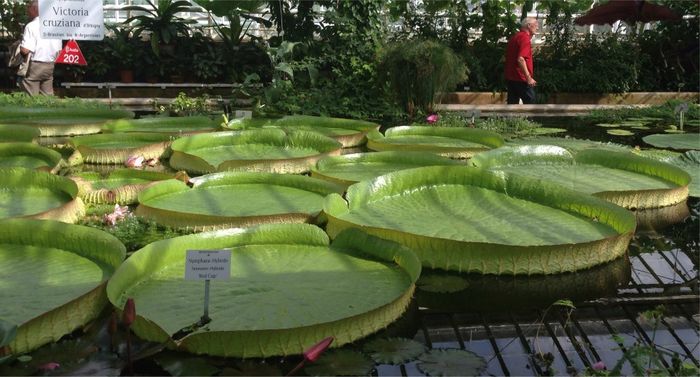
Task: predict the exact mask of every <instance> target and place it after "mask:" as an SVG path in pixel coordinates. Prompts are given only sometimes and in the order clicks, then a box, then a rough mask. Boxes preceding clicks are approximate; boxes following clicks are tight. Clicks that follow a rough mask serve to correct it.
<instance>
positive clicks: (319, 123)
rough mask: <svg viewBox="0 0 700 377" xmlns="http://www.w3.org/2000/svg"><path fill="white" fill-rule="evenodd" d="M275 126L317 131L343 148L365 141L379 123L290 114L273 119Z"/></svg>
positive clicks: (358, 144)
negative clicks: (337, 142)
mask: <svg viewBox="0 0 700 377" xmlns="http://www.w3.org/2000/svg"><path fill="white" fill-rule="evenodd" d="M274 125H275V127H283V128H287V129H290V130H305V131H313V132H318V133H320V134H322V135H325V136H328V137H330V138H332V139H335V140H337V141H339V142H340V143H341V144H343V148H350V147H357V146H360V145H363V144H365V143H366V142H367V133H368V132H369V131H372V130H374V131H376V130H379V125H378V124H376V123H372V122H367V121H364V120H356V119H344V118H329V117H316V116H309V115H290V116H286V117H284V118H282V119H279V120H277V121H275V123H274Z"/></svg>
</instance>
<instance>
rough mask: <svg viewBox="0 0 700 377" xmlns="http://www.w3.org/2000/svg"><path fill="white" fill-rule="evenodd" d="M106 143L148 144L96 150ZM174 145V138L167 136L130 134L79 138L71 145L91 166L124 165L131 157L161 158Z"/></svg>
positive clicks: (140, 133) (75, 138)
mask: <svg viewBox="0 0 700 377" xmlns="http://www.w3.org/2000/svg"><path fill="white" fill-rule="evenodd" d="M106 141H122V142H125V143H128V142H130V141H133V142H137V141H138V142H148V143H149V144H147V145H142V146H138V147H116V148H95V147H94V145H96V144H99V143H103V142H106ZM171 143H172V136H170V135H167V134H157V133H144V132H129V133H116V134H100V135H87V136H77V137H74V138H72V139H71V140H70V144H71V145H72V146H73V148H75V149H76V150H78V151H79V152H80V153H81V154H82V156H83V161H84V162H85V163H90V164H123V163H124V162H126V160H127V159H128V158H129V157H131V156H142V157H143V158H144V159H147V160H148V159H152V158H161V157H163V156H165V155H166V154H167V151H168V148H169V147H170V144H171Z"/></svg>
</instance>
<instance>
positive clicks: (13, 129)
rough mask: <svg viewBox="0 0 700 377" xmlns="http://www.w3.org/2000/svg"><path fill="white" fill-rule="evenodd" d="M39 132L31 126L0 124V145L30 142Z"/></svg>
mask: <svg viewBox="0 0 700 377" xmlns="http://www.w3.org/2000/svg"><path fill="white" fill-rule="evenodd" d="M40 134H41V132H39V129H37V128H36V127H32V126H26V125H22V124H0V143H7V142H15V141H25V142H32V141H34V139H36V138H38V137H39V135H40Z"/></svg>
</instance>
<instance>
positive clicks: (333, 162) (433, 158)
mask: <svg viewBox="0 0 700 377" xmlns="http://www.w3.org/2000/svg"><path fill="white" fill-rule="evenodd" d="M372 162H388V163H391V162H397V163H400V164H402V165H415V166H416V167H420V166H429V165H461V162H459V161H455V160H452V159H449V158H446V157H442V156H438V155H436V154H434V153H430V152H420V151H405V152H398V151H384V152H368V153H352V154H344V155H342V156H328V157H324V158H322V159H320V160H318V162H316V165H315V166H314V167H313V168H311V176H312V177H314V176H318V177H319V178H323V179H326V180H329V181H331V182H336V183H339V184H342V185H351V184H354V183H357V182H358V181H355V180H348V179H343V178H338V177H334V176H333V169H334V168H335V167H337V166H342V165H348V164H356V163H359V164H362V163H372Z"/></svg>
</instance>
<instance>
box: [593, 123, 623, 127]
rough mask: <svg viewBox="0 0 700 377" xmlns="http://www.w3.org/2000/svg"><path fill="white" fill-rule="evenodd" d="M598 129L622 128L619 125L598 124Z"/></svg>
mask: <svg viewBox="0 0 700 377" xmlns="http://www.w3.org/2000/svg"><path fill="white" fill-rule="evenodd" d="M596 126H598V127H603V128H617V127H620V124H619V123H598V124H596Z"/></svg>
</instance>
